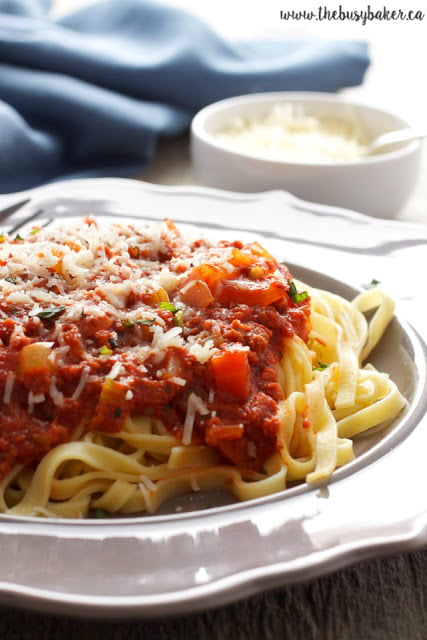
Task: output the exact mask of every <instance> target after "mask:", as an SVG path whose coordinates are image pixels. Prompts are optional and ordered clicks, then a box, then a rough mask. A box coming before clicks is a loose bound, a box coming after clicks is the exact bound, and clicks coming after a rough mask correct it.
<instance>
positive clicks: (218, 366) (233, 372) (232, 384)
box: [211, 349, 251, 400]
mask: <svg viewBox="0 0 427 640" xmlns="http://www.w3.org/2000/svg"><path fill="white" fill-rule="evenodd" d="M211 366H212V371H213V375H214V379H215V386H216V388H217V389H218V391H221V392H224V393H228V394H230V395H231V396H233V397H234V398H236V399H237V400H246V399H247V398H248V397H249V393H250V390H251V369H250V366H249V360H248V352H247V351H243V350H237V349H235V350H231V349H230V350H223V351H218V352H216V353H214V355H213V356H212V358H211Z"/></svg>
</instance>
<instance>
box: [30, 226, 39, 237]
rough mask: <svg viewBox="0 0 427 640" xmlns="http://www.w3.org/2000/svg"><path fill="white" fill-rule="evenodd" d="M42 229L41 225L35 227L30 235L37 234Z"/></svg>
mask: <svg viewBox="0 0 427 640" xmlns="http://www.w3.org/2000/svg"><path fill="white" fill-rule="evenodd" d="M39 231H40V227H33V228H32V229H31V231H30V236H35V235H36V234H37V233H38V232H39Z"/></svg>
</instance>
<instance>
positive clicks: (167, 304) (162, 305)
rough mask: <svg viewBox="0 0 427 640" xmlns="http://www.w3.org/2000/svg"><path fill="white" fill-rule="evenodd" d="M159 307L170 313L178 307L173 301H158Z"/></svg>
mask: <svg viewBox="0 0 427 640" xmlns="http://www.w3.org/2000/svg"><path fill="white" fill-rule="evenodd" d="M159 307H160V309H163V310H164V311H170V312H171V313H176V312H177V311H178V308H177V307H176V306H175V305H174V303H173V302H164V301H162V302H160V303H159Z"/></svg>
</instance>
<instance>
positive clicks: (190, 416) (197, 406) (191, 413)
mask: <svg viewBox="0 0 427 640" xmlns="http://www.w3.org/2000/svg"><path fill="white" fill-rule="evenodd" d="M196 413H199V414H200V415H201V416H205V415H207V414H208V413H209V409H208V408H207V407H206V406H205V404H204V402H203V401H202V399H201V398H200V397H199V396H198V395H197V394H196V393H194V392H191V393H190V395H189V396H188V401H187V413H186V415H185V421H184V430H183V434H182V444H190V443H191V436H192V433H193V426H194V420H195V418H196Z"/></svg>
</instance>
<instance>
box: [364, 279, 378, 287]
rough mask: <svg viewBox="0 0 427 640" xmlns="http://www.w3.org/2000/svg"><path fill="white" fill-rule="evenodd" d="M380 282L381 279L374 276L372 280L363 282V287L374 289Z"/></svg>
mask: <svg viewBox="0 0 427 640" xmlns="http://www.w3.org/2000/svg"><path fill="white" fill-rule="evenodd" d="M379 284H380V281H379V280H376V279H375V278H372V280H371V282H367V283H366V284H362V287H363V289H373V288H374V287H376V286H378V285H379Z"/></svg>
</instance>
